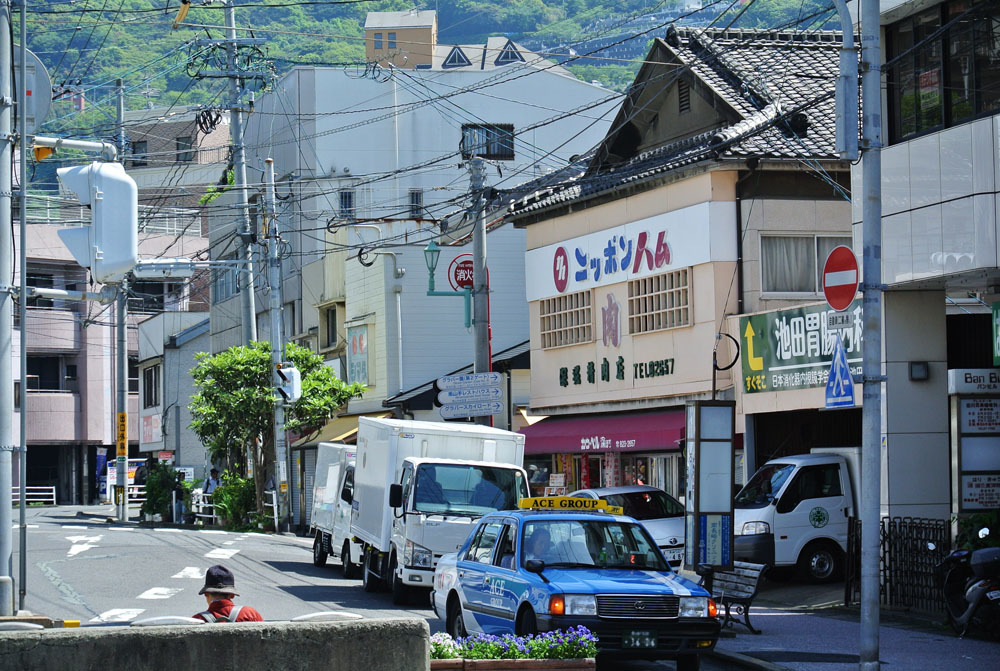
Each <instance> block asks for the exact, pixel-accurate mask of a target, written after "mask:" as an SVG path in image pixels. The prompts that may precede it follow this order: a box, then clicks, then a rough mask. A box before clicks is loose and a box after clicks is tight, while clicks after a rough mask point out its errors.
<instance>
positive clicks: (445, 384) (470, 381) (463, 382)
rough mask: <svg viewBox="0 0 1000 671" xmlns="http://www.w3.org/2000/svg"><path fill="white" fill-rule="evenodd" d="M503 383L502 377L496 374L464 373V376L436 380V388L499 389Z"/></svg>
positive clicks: (450, 376) (446, 376)
mask: <svg viewBox="0 0 1000 671" xmlns="http://www.w3.org/2000/svg"><path fill="white" fill-rule="evenodd" d="M502 383H503V375H501V374H500V373H497V372H490V373H466V374H465V375H445V376H444V377H439V378H438V379H437V388H438V389H440V390H442V391H444V390H445V389H471V388H473V387H499V386H500V385H501V384H502Z"/></svg>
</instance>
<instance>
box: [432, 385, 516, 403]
mask: <svg viewBox="0 0 1000 671" xmlns="http://www.w3.org/2000/svg"><path fill="white" fill-rule="evenodd" d="M502 398H503V389H501V388H500V387H473V388H472V389H446V390H445V391H442V392H439V393H438V396H437V400H438V403H440V404H441V405H447V404H448V403H465V402H468V401H499V400H501V399H502Z"/></svg>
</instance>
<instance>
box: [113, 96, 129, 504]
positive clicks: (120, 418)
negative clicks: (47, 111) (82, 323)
mask: <svg viewBox="0 0 1000 671" xmlns="http://www.w3.org/2000/svg"><path fill="white" fill-rule="evenodd" d="M115 94H116V98H117V101H116V103H117V105H116V107H117V110H116V111H117V114H116V122H115V126H116V128H115V130H116V131H117V132H116V135H115V137H116V144H117V145H118V160H120V161H121V162H122V165H123V166H124V165H125V88H124V82H123V81H122V80H121V79H117V80H115ZM125 290H126V284H125V282H124V281H122V283H121V284H119V285H118V297H117V302H116V303H115V337H116V340H117V342H116V344H115V373H116V378H115V417H116V418H117V421H116V422H115V424H114V426H115V476H116V479H117V482H118V486H119V487H120V489H119V492H120V494H119V496H118V497H117V498H116V502H117V504H118V520H119V521H120V522H127V521H128V337H127V332H126V327H127V322H126V316H127V312H128V296H127V295H126V292H125ZM122 434H124V435H122Z"/></svg>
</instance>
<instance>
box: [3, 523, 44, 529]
mask: <svg viewBox="0 0 1000 671" xmlns="http://www.w3.org/2000/svg"><path fill="white" fill-rule="evenodd" d="M10 528H11V529H20V528H21V525H20V524H16V523H15V524H12V525H10ZM24 528H25V529H37V528H38V525H37V524H25V525H24Z"/></svg>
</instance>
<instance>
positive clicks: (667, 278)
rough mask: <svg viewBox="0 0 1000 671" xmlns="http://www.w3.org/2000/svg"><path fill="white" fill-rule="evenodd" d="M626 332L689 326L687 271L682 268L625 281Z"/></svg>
mask: <svg viewBox="0 0 1000 671" xmlns="http://www.w3.org/2000/svg"><path fill="white" fill-rule="evenodd" d="M628 325H629V333H633V334H634V333H649V332H651V331H663V330H665V329H674V328H678V327H681V326H690V325H691V285H690V270H689V269H688V268H682V269H680V270H674V271H672V272H669V273H664V274H662V275H654V276H653V277H643V278H642V279H638V280H630V281H629V283H628Z"/></svg>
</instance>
